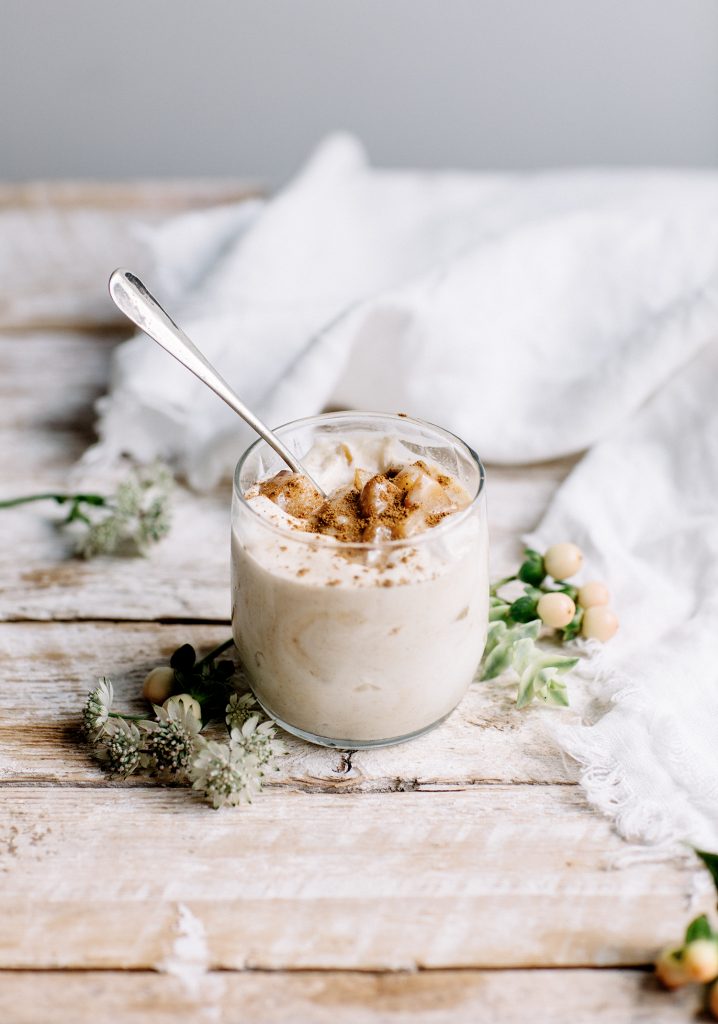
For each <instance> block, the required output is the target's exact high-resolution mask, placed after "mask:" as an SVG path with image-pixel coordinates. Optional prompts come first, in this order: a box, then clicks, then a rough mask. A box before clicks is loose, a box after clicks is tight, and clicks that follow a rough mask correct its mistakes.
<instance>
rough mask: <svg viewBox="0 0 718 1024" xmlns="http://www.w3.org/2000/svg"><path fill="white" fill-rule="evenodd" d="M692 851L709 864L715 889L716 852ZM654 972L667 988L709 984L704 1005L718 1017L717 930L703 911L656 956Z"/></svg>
mask: <svg viewBox="0 0 718 1024" xmlns="http://www.w3.org/2000/svg"><path fill="white" fill-rule="evenodd" d="M695 853H696V854H697V856H698V857H699V858H700V859H701V860H702V861H703V864H704V865H705V866H706V867H707V868H708V871H709V872H710V874H711V877H712V879H713V882H714V884H715V886H716V890H718V854H715V853H708V852H707V851H706V850H696V851H695ZM656 974H657V975H658V978H659V979H660V981H662V982H663V984H664V985H665V986H666V988H669V989H674V988H680V987H681V986H682V985H688V984H691V983H697V984H703V985H706V986H708V988H707V990H706V997H707V998H706V1002H707V1008H708V1009H709V1010H710V1012H711V1014H712V1015H713V1017H715V1018H716V1020H718V931H717V930H716V929H715V928H713V926H712V925H711V923H710V921H709V919H708V917H707V916H706V915H705V914H701V915H700V916H699V917H696V918H695V919H694V920H693V921H691V923H690V924H689V925H688V927H687V928H686V932H685V936H684V939H683V942H682V944H681V945H680V946H677V947H675V948H668V949H664V950H663V952H662V953H661V954H660V955H659V956H658V959H657V960H656Z"/></svg>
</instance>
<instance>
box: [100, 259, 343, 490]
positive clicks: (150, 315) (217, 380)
mask: <svg viewBox="0 0 718 1024" xmlns="http://www.w3.org/2000/svg"><path fill="white" fill-rule="evenodd" d="M109 287H110V296H111V297H112V301H113V302H114V303H115V305H116V306H117V308H118V309H119V310H120V311H121V312H122V313H124V314H125V316H126V317H128V318H129V319H130V320H131V321H132V322H133V323H134V324H136V325H137V326H138V327H139V328H140V330H141V331H144V332H145V334H147V335H149V337H150V338H152V340H153V341H156V342H157V344H158V345H161V346H162V348H163V349H165V351H166V352H169V354H170V355H172V356H174V357H175V359H177V360H179V362H180V363H182V365H183V366H186V367H187V369H188V370H191V372H192V373H193V374H194V375H195V376H196V377H199V379H200V380H201V381H202V383H203V384H206V385H207V387H209V388H211V389H212V391H214V393H215V394H216V395H219V397H220V398H221V399H222V401H224V402H226V403H227V405H228V406H229V407H230V408H231V409H234V411H235V412H236V413H239V415H240V416H241V417H242V419H243V420H244V421H245V422H246V423H248V424H249V425H250V427H252V428H253V430H256V432H257V433H258V434H259V436H260V437H262V438H264V440H265V441H266V442H267V444H268V445H270V446H271V447H272V448H273V449H274V450H275V452H276V453H277V455H279V456H280V458H282V459H284V461H285V462H286V464H287V465H288V466H289V468H290V469H291V470H293V471H294V472H295V473H301V474H302V475H303V476H306V477H308V478H309V479H310V480H311V481H312V483H313V484H314V485H315V487H317V488H318V489H319V491H321V493H322V494H323V493H324V491H323V490H322V488H321V487H319V485H318V484H317V482H316V480H312V478H311V476H309V474H308V473H307V471H306V470H305V469H304V468H303V466H302V464H301V462H299V461H298V460H297V458H296V457H295V456H294V455H293V454H292V453H291V452H290V450H289V449H288V448H287V446H286V445H285V444H284V443H283V442H282V441H281V440H280V439H279V438H278V437H277V435H276V434H275V433H274V432H273V431H272V430H270V429H269V427H267V426H265V424H264V423H262V421H261V420H260V419H257V417H256V416H255V415H254V413H253V412H252V411H251V409H248V408H247V406H246V405H245V404H244V402H243V401H242V400H241V399H240V398H239V396H238V395H237V394H235V392H234V391H233V390H232V388H231V387H230V386H229V384H228V383H227V381H226V380H224V378H223V377H221V376H220V375H219V374H218V373H217V371H216V370H215V368H214V367H213V366H212V364H211V363H210V362H208V360H207V359H206V358H205V357H204V356H203V355H202V353H201V352H200V350H199V349H198V348H197V346H196V345H195V344H194V343H193V342H192V341H190V339H189V338H188V337H187V335H186V334H185V333H184V331H182V330H180V328H179V327H178V326H177V324H176V323H175V322H174V320H172V319H171V317H169V316H168V314H167V313H166V312H165V311H164V309H163V308H162V306H160V304H159V302H158V301H157V299H155V298H154V296H153V295H151V294H150V292H149V291H148V290H147V288H145V286H144V284H143V283H142V281H140V279H139V277H135V275H134V274H132V273H130V271H129V270H122V269H120V270H115V271H114V272H113V274H112V276H111V277H110V286H109Z"/></svg>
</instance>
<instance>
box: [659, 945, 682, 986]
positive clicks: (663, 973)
mask: <svg viewBox="0 0 718 1024" xmlns="http://www.w3.org/2000/svg"><path fill="white" fill-rule="evenodd" d="M676 952H677V950H673V949H664V950H663V952H662V953H661V954H660V956H659V957H658V959H657V960H656V975H657V977H658V980H659V981H660V982H662V983H663V984H664V985H665V986H666V988H680V986H681V985H687V984H688V981H689V978H688V975H687V974H686V971H685V967H684V966H683V961H682V960H678V959H677V958H676Z"/></svg>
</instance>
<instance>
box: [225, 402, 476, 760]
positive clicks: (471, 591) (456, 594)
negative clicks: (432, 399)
mask: <svg viewBox="0 0 718 1024" xmlns="http://www.w3.org/2000/svg"><path fill="white" fill-rule="evenodd" d="M277 433H278V434H279V435H280V437H281V438H282V440H283V441H284V442H285V443H286V444H287V445H288V447H289V448H290V449H291V450H292V451H293V452H294V453H295V454H296V455H297V456H298V457H299V458H300V459H302V458H303V457H304V456H305V455H306V453H307V452H308V451H309V450H310V449H311V448H312V445H313V444H314V443H315V442H316V441H317V440H318V439H320V438H322V439H326V438H330V439H332V440H335V441H336V443H337V445H339V443H341V442H343V441H345V440H346V439H347V437H348V436H349V435H351V436H353V437H357V436H364V435H366V434H367V433H368V434H373V435H376V434H380V435H382V436H386V437H392V438H397V439H398V440H399V441H401V443H402V444H403V445H404V447H405V448H407V449H408V450H409V452H410V453H411V456H412V460H413V459H421V458H424V459H426V460H427V461H430V462H433V463H436V464H438V465H439V466H440V467H441V468H442V469H443V470H444V471H445V472H447V473H449V474H451V475H452V476H453V477H454V478H455V479H457V480H458V481H459V482H460V483H461V484H462V485H463V486H464V488H465V489H466V490H467V492H468V494H469V495H470V497H471V503H470V504H469V506H468V507H467V508H465V509H463V510H462V511H460V512H458V513H455V514H454V515H452V516H450V517H447V519H446V520H445V521H443V522H441V523H439V524H438V525H437V526H434V527H433V528H431V529H428V530H426V531H424V532H423V533H419V534H417V535H415V536H412V537H410V538H408V539H402V540H393V541H385V542H382V543H347V542H342V541H338V540H336V539H335V538H333V537H330V536H326V535H320V534H313V533H302V532H298V531H296V530H292V529H286V528H282V527H280V526H277V525H275V524H273V523H270V522H268V521H267V520H266V519H265V518H263V517H262V516H261V515H260V514H259V513H258V512H257V511H256V510H255V509H253V508H252V506H251V504H250V503H249V502H248V501H247V500H246V499H245V495H246V494H247V492H248V491H250V490H251V488H252V487H253V486H254V485H255V484H256V483H257V481H259V480H264V479H266V478H268V477H271V476H273V475H274V474H275V473H277V472H279V471H280V470H282V469H285V468H286V467H285V465H284V463H283V462H282V461H281V459H280V458H279V456H278V455H277V454H276V453H275V452H274V451H273V450H272V449H271V448H270V447H269V446H268V445H267V444H266V442H265V441H261V440H260V441H256V442H255V443H254V444H253V445H252V446H251V447H250V448H249V449H248V450H247V451H246V452H245V453H244V455H243V456H242V458H241V459H240V460H239V463H238V464H237V468H236V471H235V476H234V494H233V501H232V631H233V634H234V639H235V643H236V645H237V648H238V650H239V653H240V655H241V658H242V661H243V663H244V667H245V669H246V672H247V675H248V679H249V683H250V685H251V687H252V690H253V691H254V694H255V696H256V698H257V700H258V701H259V703H260V704H261V706H262V707H263V709H264V710H265V711H266V712H267V714H268V715H270V716H271V717H272V718H273V719H275V720H276V721H277V722H278V724H279V725H281V726H282V728H284V729H286V730H287V731H288V732H290V733H294V734H295V735H296V736H300V737H302V738H303V739H305V740H309V741H310V742H312V743H319V744H322V745H325V746H330V747H340V748H346V749H351V748H360V747H375V746H383V745H386V744H390V743H399V742H401V741H403V740H408V739H411V738H412V737H414V736H418V735H420V734H421V733H423V732H426V731H427V730H428V729H431V728H432V727H433V726H435V725H438V724H439V723H440V722H441V721H442V720H443V719H444V718H446V716H447V715H448V714H450V712H451V711H452V710H453V709H454V708H455V707H456V705H457V704H458V703H459V701H460V700H461V698H462V697H463V696H464V693H465V692H466V690H467V688H468V686H469V684H470V683H471V681H472V679H473V678H474V675H475V672H476V669H477V666H478V664H479V661H480V659H481V655H482V653H483V649H484V644H485V642H486V629H487V621H488V594H489V579H488V530H487V523H486V501H485V495H484V469H483V466H482V464H481V461H480V460H479V458H478V456H477V455H476V453H475V452H474V451H472V449H471V448H469V447H468V445H466V444H464V442H463V441H461V440H460V439H459V438H458V437H455V436H454V435H453V434H450V433H449V432H448V431H445V430H442V429H441V428H440V427H436V426H433V425H431V424H429V423H424V422H422V421H420V420H415V419H411V418H409V417H406V416H392V415H384V414H381V413H358V412H357V413H355V412H342V413H330V414H326V415H322V416H314V417H310V418H307V419H302V420H296V421H295V422H293V423H288V424H286V425H285V426H283V427H280V428H279V429H278V430H277Z"/></svg>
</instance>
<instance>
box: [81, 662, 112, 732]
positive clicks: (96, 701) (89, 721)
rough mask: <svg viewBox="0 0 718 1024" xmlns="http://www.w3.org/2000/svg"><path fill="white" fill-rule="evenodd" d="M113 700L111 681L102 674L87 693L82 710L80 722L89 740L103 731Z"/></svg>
mask: <svg viewBox="0 0 718 1024" xmlns="http://www.w3.org/2000/svg"><path fill="white" fill-rule="evenodd" d="M113 700H114V691H113V688H112V682H111V680H109V679H108V678H107V677H106V676H102V677H101V678H100V679H99V680H98V684H97V686H96V687H95V689H94V690H90V692H89V693H88V695H87V702H86V703H85V707H84V708H83V710H82V722H83V725H84V727H85V732H86V733H87V735H88V737H89V738H90V739H91V740H96V739H98V738H99V737H100V736H101V735H102V734H103V732H104V731H105V729H106V727H107V722H108V719H109V717H110V711H111V710H112V702H113Z"/></svg>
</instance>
